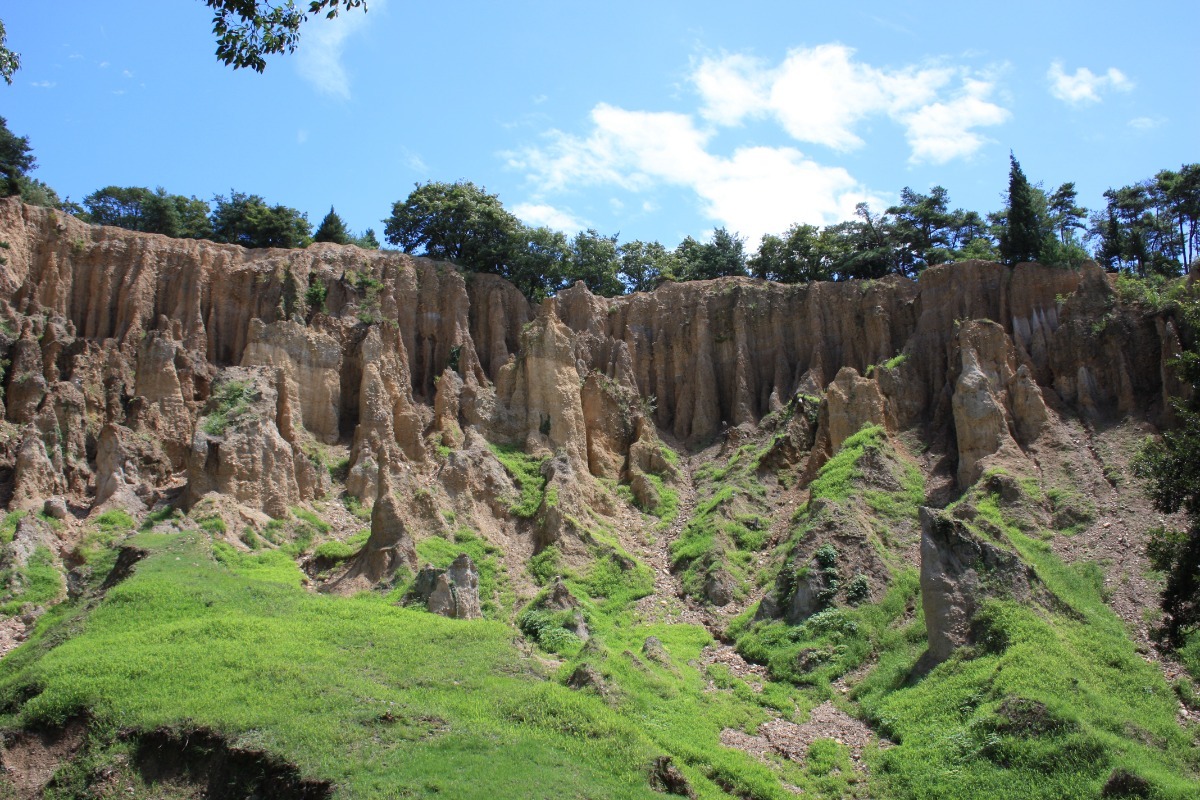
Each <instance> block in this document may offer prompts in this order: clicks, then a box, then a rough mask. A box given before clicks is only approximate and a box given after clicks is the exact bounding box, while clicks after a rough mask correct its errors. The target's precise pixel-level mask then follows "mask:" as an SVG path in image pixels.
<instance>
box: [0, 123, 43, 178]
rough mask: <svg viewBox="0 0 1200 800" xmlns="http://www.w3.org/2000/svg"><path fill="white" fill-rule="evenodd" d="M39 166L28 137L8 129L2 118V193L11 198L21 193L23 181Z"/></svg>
mask: <svg viewBox="0 0 1200 800" xmlns="http://www.w3.org/2000/svg"><path fill="white" fill-rule="evenodd" d="M36 166H37V159H36V158H35V157H34V155H33V150H32V148H30V146H29V137H28V136H17V135H16V134H15V133H13V132H12V131H10V130H9V129H8V121H7V120H5V119H4V117H0V179H2V180H3V182H4V183H3V185H0V193H2V196H4V197H11V196H13V195H15V194H20V193H21V179H22V178H23V177H25V174H26V173H27V172H29V170H31V169H34V168H35V167H36Z"/></svg>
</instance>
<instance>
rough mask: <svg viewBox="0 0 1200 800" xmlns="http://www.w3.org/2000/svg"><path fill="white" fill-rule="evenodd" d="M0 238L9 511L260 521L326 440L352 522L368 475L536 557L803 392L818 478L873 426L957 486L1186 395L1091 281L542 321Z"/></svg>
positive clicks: (448, 295) (780, 299) (96, 232)
mask: <svg viewBox="0 0 1200 800" xmlns="http://www.w3.org/2000/svg"><path fill="white" fill-rule="evenodd" d="M0 241H3V242H4V243H5V249H4V250H3V251H2V255H3V257H4V264H3V266H2V267H0V297H2V298H3V300H2V301H0V318H3V331H2V332H0V357H2V358H3V359H5V360H6V363H7V368H6V370H5V372H4V375H3V386H4V406H3V416H4V419H5V421H6V424H5V427H4V433H3V439H4V441H3V444H2V445H0V484H2V485H3V494H2V497H0V499H2V500H3V502H4V503H5V504H6V505H12V506H14V507H16V506H22V507H25V506H28V507H36V506H39V505H40V503H41V502H42V501H43V500H44V498H45V497H47V496H50V495H66V496H69V498H70V500H71V502H72V504H73V505H74V507H75V508H76V509H77V510H78V511H80V512H84V511H86V510H88V509H90V508H92V507H93V506H97V505H102V504H104V503H107V502H112V501H113V498H118V499H119V500H121V501H122V502H126V503H133V502H135V501H137V502H141V503H143V504H146V505H152V504H153V503H154V502H156V501H157V500H158V499H160V498H161V497H162V496H164V494H166V493H169V492H173V491H174V492H178V491H179V488H180V486H182V485H185V484H186V491H184V492H183V497H185V498H186V499H187V501H188V502H195V501H196V500H197V499H198V498H199V497H201V496H203V495H204V494H205V493H207V492H210V491H216V492H219V493H222V494H228V495H230V496H232V497H234V498H235V499H236V500H237V502H238V503H240V504H242V505H244V506H247V507H248V508H250V509H252V510H258V511H265V512H267V513H269V514H273V515H278V514H280V513H284V512H286V510H287V508H288V507H289V506H291V505H295V504H297V503H303V502H305V501H307V500H310V499H313V498H319V497H321V496H322V495H323V494H325V493H327V492H328V491H329V488H330V485H329V481H328V478H327V477H325V469H324V466H323V461H325V460H326V459H327V458H333V457H335V456H337V455H338V454H339V453H343V452H344V453H346V455H347V456H348V459H349V460H348V463H347V464H346V474H347V478H346V481H345V486H346V489H347V491H349V492H350V493H352V494H353V495H355V496H357V497H358V498H359V499H360V500H361V501H362V502H363V503H365V504H366V505H370V504H371V503H372V502H373V501H374V499H375V497H376V495H377V492H378V486H379V481H378V470H379V466H378V465H379V464H380V463H381V461H382V462H384V463H388V464H390V465H391V467H390V470H391V473H392V475H391V481H392V483H393V484H394V485H395V486H396V489H397V491H399V492H409V493H417V492H419V491H420V490H423V491H424V493H425V495H428V496H430V497H432V500H430V501H429V502H428V503H424V504H423V503H422V502H412V503H407V504H404V507H403V508H401V509H399V510H397V512H396V513H397V515H398V516H399V517H401V518H402V522H403V523H404V524H405V525H407V526H409V527H414V528H415V529H418V530H419V529H420V528H421V527H422V526H426V527H428V526H435V527H436V526H437V525H440V524H441V523H440V522H438V521H437V519H436V517H437V516H438V514H437V513H436V508H437V507H439V506H446V505H449V506H451V507H456V508H462V509H465V510H466V513H468V514H469V515H472V516H474V517H479V516H490V518H491V520H490V521H488V522H483V521H480V520H478V519H476V520H475V521H476V522H477V523H478V524H479V527H480V528H481V529H489V526H490V528H491V529H494V530H497V531H499V530H502V529H503V530H516V529H523V528H528V527H530V526H531V525H532V526H534V527H539V528H540V534H541V535H540V536H537V537H535V541H536V542H542V543H545V542H549V541H556V540H558V539H560V538H561V537H562V536H563V535H564V531H567V532H570V531H572V530H575V528H577V526H575V525H573V524H572V523H570V522H569V520H572V519H574V520H578V519H581V518H584V517H586V513H585V511H584V509H583V508H582V506H584V505H586V506H587V507H588V508H596V507H599V508H600V510H601V512H603V507H604V503H605V502H606V501H605V500H604V494H605V493H604V492H597V490H596V489H595V484H594V482H593V481H592V480H591V479H590V477H589V476H591V477H595V478H603V479H609V480H615V481H622V482H633V483H634V484H635V485H636V486H637V487H638V488H639V490H640V492H641V493H643V494H645V493H647V492H650V491H652V488H653V487H652V486H650V484H648V482H647V481H646V479H645V478H644V475H645V474H648V473H656V474H667V473H668V465H667V464H665V463H657V464H654V463H652V462H654V460H655V458H656V454H657V453H658V447H657V442H658V435H659V433H658V432H659V431H662V432H664V433H665V434H669V435H670V436H673V437H675V438H676V439H678V440H679V441H681V442H685V443H687V444H689V445H692V446H695V447H699V446H702V445H705V444H707V443H710V442H712V441H714V440H716V439H717V438H718V437H720V436H721V435H722V433H723V432H724V431H726V430H728V429H730V428H734V427H736V426H739V425H744V424H755V423H757V422H758V421H759V420H760V419H762V418H763V417H764V416H765V415H767V414H769V413H771V412H773V411H777V410H779V409H781V408H783V407H784V405H785V404H786V403H788V402H789V401H790V400H792V399H793V398H795V397H796V396H797V395H798V394H799V395H804V396H807V397H810V398H812V399H809V400H806V402H807V403H809V404H815V403H817V402H819V403H820V406H819V409H820V410H819V414H818V416H817V426H816V430H815V432H814V431H808V432H807V433H806V436H808V435H811V436H812V440H813V441H814V442H815V444H814V445H813V451H812V452H813V456H812V459H811V460H810V461H811V463H810V465H809V470H808V474H809V475H811V474H814V470H815V469H816V468H817V467H819V466H820V464H821V463H823V462H824V460H826V459H828V458H829V457H830V455H832V454H833V453H834V452H836V451H837V449H838V448H839V447H840V445H841V442H842V441H844V440H845V439H846V437H848V436H849V435H851V434H852V433H854V432H855V431H857V430H858V429H859V428H860V427H861V426H862V425H863V424H865V423H868V422H870V423H875V424H879V425H882V426H883V427H884V428H885V430H887V431H888V432H891V433H895V432H897V431H902V430H908V429H914V428H918V429H920V430H922V431H923V433H922V435H923V436H925V437H927V438H928V439H929V441H931V442H941V443H942V444H943V445H944V449H945V451H946V453H947V456H948V459H949V461H948V463H950V464H951V465H952V466H953V469H954V474H955V476H956V477H957V480H958V482H959V484H960V485H961V486H965V485H968V484H970V483H971V482H973V481H974V480H976V479H977V478H978V477H979V475H980V474H982V470H983V469H984V468H985V467H986V466H987V465H988V464H989V463H992V462H997V463H999V462H1004V461H1012V460H1014V459H1015V460H1020V459H1022V458H1024V455H1025V453H1026V452H1027V451H1028V450H1029V448H1031V447H1034V446H1035V445H1036V442H1037V440H1038V437H1039V435H1040V432H1041V430H1042V427H1043V425H1044V423H1045V421H1046V418H1047V415H1048V414H1055V413H1058V414H1075V415H1081V416H1083V417H1086V418H1093V419H1102V418H1105V417H1112V416H1115V415H1125V414H1138V415H1146V416H1148V418H1149V419H1151V420H1157V419H1158V418H1159V416H1160V415H1161V414H1163V413H1164V403H1163V396H1164V393H1166V392H1169V391H1171V390H1172V389H1173V388H1177V387H1174V384H1173V382H1172V381H1173V379H1172V378H1171V375H1170V370H1169V369H1167V368H1166V366H1165V363H1166V360H1167V359H1169V358H1170V357H1171V355H1172V354H1173V353H1175V352H1177V351H1178V349H1179V334H1178V331H1177V329H1176V327H1175V323H1174V322H1172V321H1171V320H1170V319H1166V318H1162V317H1157V316H1154V315H1151V314H1146V313H1143V312H1139V311H1136V310H1132V309H1126V308H1123V307H1121V305H1120V304H1119V303H1118V302H1117V301H1116V299H1115V297H1114V295H1113V292H1112V289H1111V288H1110V284H1109V281H1108V280H1107V279H1106V276H1105V275H1104V274H1103V273H1102V272H1101V271H1100V270H1099V269H1098V268H1096V267H1095V266H1089V267H1086V268H1084V269H1083V270H1082V271H1080V272H1070V271H1064V270H1056V269H1051V268H1046V267H1042V266H1039V265H1035V264H1022V265H1019V266H1017V267H1016V268H1010V267H1005V266H1001V265H997V264H991V263H983V262H967V263H961V264H956V265H952V266H943V267H936V268H933V269H930V270H928V271H926V272H925V273H924V274H923V275H922V276H921V278H920V280H919V281H911V280H907V279H904V278H897V277H893V278H888V279H884V280H880V281H867V282H855V283H840V284H811V285H803V286H785V285H780V284H772V283H767V282H764V281H758V280H752V279H749V278H735V279H724V280H719V281H703V282H695V283H686V284H668V285H665V286H663V287H662V288H660V289H659V290H657V291H655V292H653V293H648V294H636V295H631V296H628V297H621V298H615V299H611V300H609V299H604V298H599V297H595V296H592V295H591V294H590V293H588V291H587V290H586V289H585V288H584V287H583V286H582V285H578V286H576V287H574V288H571V289H568V290H566V291H563V292H560V293H559V294H558V295H557V296H556V297H554V298H552V299H550V300H547V301H546V302H545V303H544V304H542V305H541V306H540V307H538V308H533V307H531V306H530V304H529V303H528V302H527V301H526V300H525V298H523V297H522V296H521V295H520V293H519V292H517V291H516V290H515V289H514V288H513V287H512V286H511V285H509V284H508V283H506V282H505V281H503V280H501V279H499V278H496V277H494V276H488V275H465V274H463V273H460V272H458V271H457V270H456V269H455V268H454V267H452V266H450V265H446V264H439V263H435V262H432V261H428V260H425V259H420V258H412V257H409V256H405V255H402V254H398V253H391V252H369V251H363V250H359V249H357V248H354V247H339V246H334V245H314V246H312V247H310V248H308V249H306V250H288V251H280V250H260V251H249V250H244V249H242V248H240V247H235V246H227V245H219V244H214V243H211V242H203V241H191V240H176V239H168V238H165V237H161V236H152V235H143V234H137V233H131V232H127V231H123V230H118V229H113V228H101V227H94V226H89V225H85V224H83V223H81V222H79V221H77V220H75V219H73V218H70V217H67V216H65V215H62V214H58V213H56V212H53V211H47V210H44V209H38V208H32V207H26V206H23V205H21V204H20V203H18V202H16V201H14V200H5V201H2V202H0ZM310 287H311V291H310ZM322 296H323V301H322V300H321V297H322ZM234 379H240V380H243V381H245V382H248V383H249V385H250V386H251V387H252V395H253V397H252V398H251V399H249V400H247V402H246V408H242V409H235V411H237V413H236V414H235V415H234V416H235V419H233V420H232V421H231V423H230V425H229V427H228V428H227V430H226V432H225V433H223V434H222V435H221V436H215V435H212V434H209V433H205V431H204V428H203V425H202V421H203V420H204V419H206V418H207V416H208V415H211V414H212V413H213V411H214V409H213V407H212V402H213V401H212V396H213V391H214V386H217V385H219V384H220V383H222V382H227V381H229V380H234ZM483 440H487V441H490V442H493V443H496V444H499V445H509V446H516V447H518V448H520V449H521V450H523V451H525V452H527V453H531V454H535V455H540V456H546V457H550V456H556V458H554V459H552V460H549V461H547V462H545V466H544V469H545V474H544V476H543V477H545V478H546V479H547V480H549V481H550V482H551V484H552V485H553V486H557V487H558V490H557V491H556V492H555V503H551V504H549V505H547V506H546V507H544V508H542V509H541V511H540V513H539V514H537V515H536V516H535V518H534V522H525V521H524V520H523V518H522V519H516V518H514V517H512V516H511V515H510V514H508V513H506V511H505V508H504V504H503V503H497V502H495V501H494V498H493V501H492V502H490V503H489V502H486V499H485V498H483V496H482V495H480V493H479V492H476V491H474V489H473V488H472V487H473V485H474V483H476V482H478V481H485V479H486V482H488V483H489V485H490V486H493V488H497V487H496V485H497V484H501V483H504V478H505V476H504V474H503V471H500V472H499V473H497V466H496V464H495V462H494V461H492V462H490V463H485V462H489V459H491V458H492V456H491V451H489V450H488V448H487V447H486V446H483V445H482V444H481V442H482V441H483ZM464 453H471V454H474V455H473V456H472V457H471V458H470V459H468V458H466V456H465V455H464ZM798 457H800V456H799V455H794V457H792V460H795V458H798ZM658 461H659V462H661V458H659V459H658ZM468 462H470V463H468ZM489 476H490V477H489ZM564 476H565V477H564ZM639 476H643V477H641V478H640V479H639ZM668 477H669V476H668ZM503 489H504V487H503V486H500V487H498V489H497V490H503ZM515 490H516V487H514V488H512V489H511V491H515ZM422 496H424V495H422ZM548 528H553V530H549V529H548Z"/></svg>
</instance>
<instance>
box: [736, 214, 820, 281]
mask: <svg viewBox="0 0 1200 800" xmlns="http://www.w3.org/2000/svg"><path fill="white" fill-rule="evenodd" d="M826 244H827V242H825V241H822V237H821V230H820V228H818V227H817V226H815V225H793V226H792V227H790V228H788V230H787V233H785V234H784V235H783V236H782V237H779V236H775V235H774V234H765V235H764V236H763V237H762V241H761V242H760V243H759V246H758V252H757V253H755V254H754V255H753V256H752V257H751V258H750V261H749V267H750V272H751V274H753V275H754V277H756V278H765V279H767V280H770V281H778V282H780V283H808V282H810V281H825V280H829V279H830V278H831V277H832V276H833V272H834V266H833V264H832V263H831V257H830V253H829V252H827V248H826V247H825V245H826Z"/></svg>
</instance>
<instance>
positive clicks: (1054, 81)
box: [0, 0, 1200, 246]
mask: <svg viewBox="0 0 1200 800" xmlns="http://www.w3.org/2000/svg"><path fill="white" fill-rule="evenodd" d="M369 6H370V11H369V12H368V13H367V14H366V15H361V14H346V15H343V17H341V18H339V19H338V20H336V21H334V22H327V21H324V20H319V21H313V22H310V23H309V25H308V28H307V30H306V31H305V33H304V35H303V38H302V41H301V45H300V49H299V50H298V51H297V52H296V53H295V54H293V55H291V56H280V57H275V58H273V59H271V60H270V62H269V64H268V67H267V70H266V72H265V73H264V74H262V75H258V74H255V73H253V72H250V71H246V70H240V71H236V72H235V71H233V70H231V69H229V68H227V67H223V66H221V65H220V64H218V63H217V62H216V60H215V58H214V57H213V50H214V47H215V45H214V42H213V39H212V34H211V22H210V12H209V11H208V9H207V8H206V7H205V6H204V4H203V3H202V2H200V0H155V1H154V2H148V0H106V1H105V2H97V1H96V0H55V1H54V2H49V1H48V0H42V2H24V3H17V4H11V3H10V4H5V6H4V7H3V9H2V10H0V19H3V21H4V23H5V25H6V27H7V29H8V44H9V46H10V47H11V48H13V49H15V50H17V51H19V52H20V53H21V55H22V62H23V67H22V69H21V70H20V72H18V73H17V75H16V76H15V82H14V85H13V86H9V87H5V86H3V85H0V115H3V116H5V117H6V118H7V119H8V124H9V127H10V129H12V130H13V131H15V132H17V133H19V134H22V135H27V136H29V138H30V141H31V143H32V145H33V147H34V151H35V154H36V155H37V157H38V160H39V164H40V167H39V169H38V170H37V172H35V173H34V174H35V176H36V177H38V178H40V179H42V180H44V181H46V182H47V183H49V184H50V185H51V186H53V187H55V189H57V190H58V192H59V193H60V194H61V195H70V196H71V198H72V199H75V200H80V199H82V198H83V197H84V196H85V195H87V194H88V193H90V192H92V191H94V190H95V189H97V188H100V187H102V186H106V185H109V184H116V185H122V186H128V185H144V186H149V187H151V188H153V187H155V186H163V187H164V188H166V189H167V190H168V191H170V192H173V193H178V194H187V195H197V196H199V197H201V198H204V199H210V198H211V197H212V196H213V195H214V194H218V193H221V194H227V193H228V192H229V191H230V189H236V190H238V191H244V192H251V193H255V194H260V195H262V196H263V197H265V198H266V199H267V200H268V201H270V202H272V203H284V204H286V205H290V206H294V207H296V208H299V209H301V210H303V211H306V212H307V213H308V215H309V219H310V220H311V221H312V222H313V223H314V225H315V224H316V223H317V222H319V220H320V219H321V217H322V216H323V215H324V213H325V212H326V211H327V210H328V208H329V207H330V205H334V206H336V207H337V209H338V212H339V213H340V214H341V215H342V216H343V217H344V218H345V219H346V221H347V223H348V224H349V225H350V227H351V228H353V229H355V230H357V231H361V230H363V229H365V228H367V227H373V228H375V229H376V231H381V230H382V224H381V222H380V220H381V219H382V218H384V217H385V216H387V214H388V213H389V211H390V208H391V204H392V203H393V202H394V201H396V200H401V199H403V198H404V197H405V196H407V194H408V193H409V191H411V190H412V188H413V184H414V183H416V182H418V181H427V180H444V181H453V180H456V179H460V178H462V179H468V180H473V181H475V182H476V183H477V184H479V185H482V186H485V187H486V188H487V189H488V190H489V191H491V192H495V193H497V194H499V196H500V198H501V200H502V201H503V202H504V203H505V205H506V207H508V208H509V209H510V210H512V211H514V212H515V213H517V214H518V216H521V217H522V218H523V219H524V220H525V221H526V222H528V223H531V224H548V225H550V226H552V227H557V228H562V229H565V230H573V229H577V228H579V227H594V228H597V229H598V230H599V231H601V232H602V233H606V234H612V233H618V232H619V233H620V236H621V239H622V241H628V240H630V239H635V238H639V239H657V240H660V241H662V242H663V243H664V244H667V245H668V246H674V245H675V244H676V243H677V242H678V241H679V240H680V239H682V238H683V237H684V236H687V235H692V236H698V237H703V236H705V235H707V233H708V232H709V231H711V230H712V229H713V228H715V227H718V226H721V225H724V226H726V227H727V228H729V229H730V230H731V231H738V232H740V233H741V234H742V235H743V236H745V237H747V238H748V239H749V240H750V242H749V243H750V244H751V245H752V246H753V245H754V244H756V243H757V240H758V238H759V236H760V235H761V234H762V233H765V232H782V231H783V230H784V229H785V228H786V227H787V226H788V225H789V224H790V223H792V222H808V223H813V224H823V223H832V222H836V221H838V220H839V219H842V218H845V217H846V216H848V215H849V214H850V213H851V212H852V211H853V207H854V204H855V203H856V202H858V201H860V200H868V201H870V202H871V204H872V207H873V208H875V209H876V210H883V208H885V207H886V206H887V204H889V203H890V202H893V201H894V200H895V199H896V198H897V195H898V194H899V191H900V189H901V188H903V187H904V186H911V187H912V188H914V189H916V190H918V191H928V189H929V188H930V187H931V186H933V185H935V184H941V185H943V186H945V187H946V188H947V189H948V190H949V193H950V199H951V201H952V204H953V205H955V206H962V207H966V208H971V209H975V210H978V211H981V212H986V211H990V210H995V209H996V208H998V207H999V206H1000V204H1001V202H1002V201H1001V194H1002V192H1003V191H1004V189H1005V187H1006V179H1007V170H1008V152H1009V149H1010V148H1011V149H1012V150H1013V151H1014V152H1015V153H1016V156H1017V158H1018V159H1019V160H1020V161H1021V164H1022V166H1023V168H1024V170H1025V172H1026V174H1027V175H1028V176H1029V178H1030V179H1031V180H1033V181H1035V182H1037V181H1041V182H1042V183H1043V184H1044V185H1045V186H1046V187H1047V188H1049V189H1053V188H1055V187H1057V186H1058V184H1060V183H1062V182H1064V181H1075V182H1076V184H1077V186H1078V188H1079V191H1080V199H1081V201H1082V202H1083V203H1084V204H1085V205H1088V206H1089V207H1097V206H1100V205H1102V203H1103V199H1102V197H1101V195H1102V193H1103V191H1104V190H1105V189H1107V188H1109V187H1110V186H1120V185H1123V184H1127V183H1131V182H1133V181H1137V180H1140V179H1143V178H1147V177H1150V176H1152V175H1153V174H1154V173H1155V172H1156V171H1158V170H1159V169H1163V168H1178V167H1179V165H1180V164H1182V163H1185V162H1194V161H1197V160H1200V147H1197V143H1198V142H1200V135H1198V134H1197V131H1200V103H1198V102H1197V100H1200V90H1197V88H1196V78H1197V76H1200V55H1198V53H1200V49H1198V48H1196V47H1194V46H1193V45H1192V44H1191V41H1192V39H1193V38H1194V32H1195V31H1196V30H1197V29H1198V28H1200V3H1197V2H1196V1H1195V0H1174V1H1164V2H1154V1H1153V0H1148V1H1147V2H1143V3H1140V4H1138V5H1137V6H1131V5H1129V4H1128V3H1121V4H1118V3H1115V2H1099V1H1098V0H1093V1H1092V2H1065V1H1064V2H1054V1H1053V0H1042V2H1024V0H1020V1H1017V2H1006V3H989V4H986V5H985V4H980V6H981V7H980V8H979V10H967V9H968V8H972V7H973V4H967V3H963V2H957V3H948V2H937V3H934V2H901V1H900V0H892V1H891V2H873V1H872V0H860V1H859V2H856V3H838V4H834V3H829V2H810V1H809V0H792V2H751V1H748V2H744V3H742V4H740V5H734V4H730V3H727V2H726V3H714V2H704V1H702V0H687V1H686V2H685V1H683V0H641V2H624V0H608V1H607V2H604V3H589V4H582V3H574V2H567V1H566V0H559V2H518V1H516V0H513V1H512V2H507V3H496V2H482V1H476V0H469V1H468V0H463V1H462V2H443V3H415V2H406V1H405V0H369Z"/></svg>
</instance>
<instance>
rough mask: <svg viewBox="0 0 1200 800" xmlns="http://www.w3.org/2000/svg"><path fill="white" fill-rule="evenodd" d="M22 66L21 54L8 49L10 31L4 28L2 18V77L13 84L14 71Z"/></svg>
mask: <svg viewBox="0 0 1200 800" xmlns="http://www.w3.org/2000/svg"><path fill="white" fill-rule="evenodd" d="M20 68H21V54H20V53H14V52H13V51H12V50H9V49H8V32H7V31H5V30H4V21H3V20H0V78H4V82H5V83H7V84H8V85H10V86H11V85H12V76H13V73H14V72H16V71H17V70H19V69H20Z"/></svg>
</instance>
